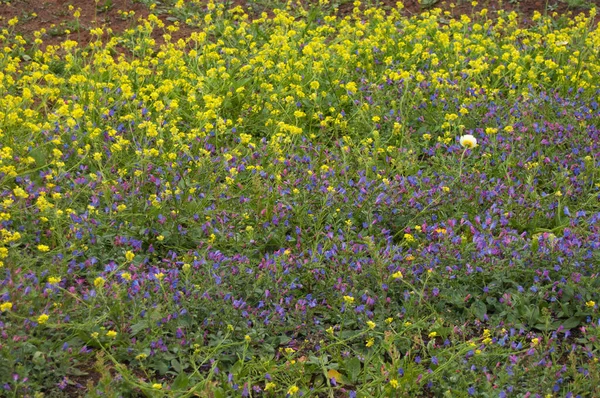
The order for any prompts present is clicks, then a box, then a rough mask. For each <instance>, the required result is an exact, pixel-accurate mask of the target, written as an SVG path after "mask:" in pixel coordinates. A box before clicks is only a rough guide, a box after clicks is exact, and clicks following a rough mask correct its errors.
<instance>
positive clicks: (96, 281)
mask: <svg viewBox="0 0 600 398" xmlns="http://www.w3.org/2000/svg"><path fill="white" fill-rule="evenodd" d="M105 282H106V281H105V280H104V278H102V277H101V276H99V277H97V278H96V279H94V286H96V288H97V289H100V288H101V287H103V286H104V283H105Z"/></svg>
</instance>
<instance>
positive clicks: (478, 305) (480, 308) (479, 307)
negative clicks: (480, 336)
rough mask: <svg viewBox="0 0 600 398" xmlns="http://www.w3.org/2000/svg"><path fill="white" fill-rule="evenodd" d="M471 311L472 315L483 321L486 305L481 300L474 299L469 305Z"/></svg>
mask: <svg viewBox="0 0 600 398" xmlns="http://www.w3.org/2000/svg"><path fill="white" fill-rule="evenodd" d="M471 312H472V313H473V315H475V316H476V317H477V318H479V320H480V321H483V320H484V318H485V314H487V306H486V305H485V304H484V303H483V301H475V302H474V303H473V304H472V305H471Z"/></svg>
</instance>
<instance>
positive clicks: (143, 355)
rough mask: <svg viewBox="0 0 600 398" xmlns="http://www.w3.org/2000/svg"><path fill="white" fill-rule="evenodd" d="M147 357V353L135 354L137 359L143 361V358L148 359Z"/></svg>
mask: <svg viewBox="0 0 600 398" xmlns="http://www.w3.org/2000/svg"><path fill="white" fill-rule="evenodd" d="M146 357H148V355H146V354H138V355H136V356H135V359H137V360H138V361H141V360H143V359H146Z"/></svg>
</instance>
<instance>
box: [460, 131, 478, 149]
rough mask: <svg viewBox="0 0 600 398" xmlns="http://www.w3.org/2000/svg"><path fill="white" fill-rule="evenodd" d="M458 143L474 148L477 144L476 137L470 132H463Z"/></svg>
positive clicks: (464, 146)
mask: <svg viewBox="0 0 600 398" xmlns="http://www.w3.org/2000/svg"><path fill="white" fill-rule="evenodd" d="M460 145H462V146H463V148H475V147H476V146H477V138H475V137H473V136H472V135H471V134H465V135H463V136H462V137H460Z"/></svg>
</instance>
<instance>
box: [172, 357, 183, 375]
mask: <svg viewBox="0 0 600 398" xmlns="http://www.w3.org/2000/svg"><path fill="white" fill-rule="evenodd" d="M171 366H172V367H173V369H175V372H177V373H179V374H181V370H182V369H181V364H180V363H179V361H178V360H177V359H173V360H171Z"/></svg>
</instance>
